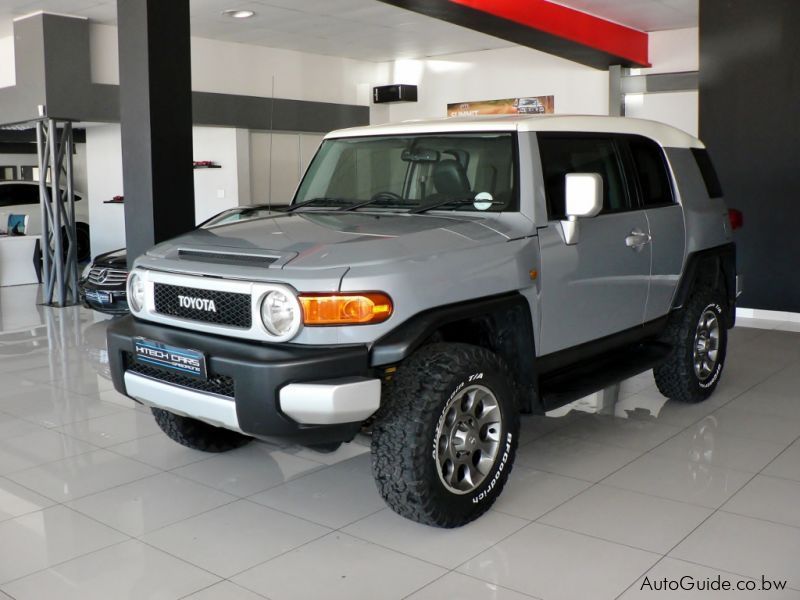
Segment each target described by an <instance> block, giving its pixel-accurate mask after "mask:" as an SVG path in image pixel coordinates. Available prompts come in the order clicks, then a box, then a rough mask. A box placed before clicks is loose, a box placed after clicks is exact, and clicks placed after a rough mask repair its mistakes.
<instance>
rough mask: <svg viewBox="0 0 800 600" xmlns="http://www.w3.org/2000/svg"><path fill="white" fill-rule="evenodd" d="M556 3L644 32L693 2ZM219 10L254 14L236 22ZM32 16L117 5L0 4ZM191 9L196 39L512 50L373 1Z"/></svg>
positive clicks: (315, 46)
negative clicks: (32, 13) (240, 10)
mask: <svg viewBox="0 0 800 600" xmlns="http://www.w3.org/2000/svg"><path fill="white" fill-rule="evenodd" d="M164 1H169V0H164ZM558 1H559V2H560V3H561V4H563V5H565V6H570V7H572V8H576V9H579V10H583V11H586V12H590V13H592V14H595V15H598V16H601V17H604V18H607V19H611V20H613V21H617V22H619V23H622V24H624V25H628V26H630V27H635V28H637V29H641V30H644V31H654V30H660V29H678V28H683V27H693V26H696V25H697V12H698V0H558ZM226 9H249V10H252V11H254V12H255V13H256V14H255V16H254V17H252V18H250V19H241V20H237V19H231V18H229V17H225V16H223V15H222V11H223V10H226ZM37 10H45V11H49V12H55V13H62V14H73V15H76V16H83V17H88V18H90V19H92V20H93V21H95V22H99V23H105V24H114V23H115V22H116V0H0V18H3V17H5V18H9V17H15V16H20V15H24V14H27V13H30V12H34V11H37ZM190 11H191V18H192V35H195V36H198V37H204V38H210V39H216V40H222V41H229V42H237V43H247V44H255V45H260V46H267V47H275V48H286V49H291V50H302V51H305V52H311V53H314V54H326V55H334V56H344V57H349V58H359V59H362V60H371V61H376V62H380V61H388V60H395V59H400V58H423V57H427V56H437V55H442V54H451V53H456V52H470V51H478V50H487V49H492V48H504V47H508V46H511V45H513V44H511V43H510V42H507V41H505V40H501V39H499V38H495V37H492V36H489V35H485V34H482V33H478V32H476V31H472V30H470V29H465V28H463V27H459V26H457V25H452V24H450V23H446V22H443V21H439V20H437V19H432V18H429V17H426V16H423V15H420V14H418V13H415V12H411V11H407V10H404V9H401V8H397V7H395V6H391V5H388V4H384V3H382V2H378V1H377V0H190Z"/></svg>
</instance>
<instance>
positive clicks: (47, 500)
mask: <svg viewBox="0 0 800 600" xmlns="http://www.w3.org/2000/svg"><path fill="white" fill-rule="evenodd" d="M36 293H37V289H36V288H35V287H20V288H3V289H0V590H1V591H0V599H3V600H5V599H6V598H14V599H16V600H27V599H35V600H40V599H47V600H49V599H62V598H75V599H81V600H84V599H94V598H96V599H102V600H106V599H108V598H135V599H137V600H140V599H142V600H143V599H150V598H158V599H159V600H161V599H163V600H166V599H173V598H174V599H178V598H191V599H193V600H220V599H224V600H258V599H261V600H263V598H268V599H271V600H291V599H295V598H296V599H302V600H305V599H307V598H321V599H325V600H328V599H336V598H346V599H348V600H353V599H355V600H360V599H365V600H373V599H381V598H387V599H394V598H397V599H399V598H412V599H414V600H423V599H437V600H438V599H450V598H453V599H459V600H461V599H463V600H483V599H493V600H521V599H523V598H541V599H546V600H551V599H552V600H557V599H560V598H563V599H567V600H584V599H591V600H603V599H613V598H624V599H628V598H648V597H666V598H672V597H676V598H681V597H700V598H724V597H728V596H733V597H742V598H762V597H763V598H776V599H777V598H782V599H783V598H795V599H798V598H800V516H798V515H800V512H799V511H798V506H800V391H798V389H799V388H800V332H797V333H792V332H786V331H776V330H774V329H770V328H769V325H770V324H767V328H759V329H755V328H746V327H738V328H737V329H736V330H734V331H733V332H731V340H730V349H729V356H728V361H727V366H726V370H725V374H724V375H723V378H722V381H721V384H720V386H719V389H718V390H717V392H716V393H715V394H714V396H713V397H712V398H711V399H710V400H708V401H707V402H704V403H702V404H700V405H693V406H684V405H680V404H676V403H673V402H667V401H666V400H665V399H664V398H663V397H661V395H660V394H659V393H658V391H657V390H656V389H655V387H654V383H653V380H652V376H651V375H650V374H644V375H640V376H638V377H634V378H633V379H631V380H628V381H626V382H624V383H623V384H622V385H621V386H620V389H619V393H618V394H617V395H616V396H615V395H614V394H612V393H610V392H609V393H607V394H606V395H605V400H604V401H603V402H600V403H599V404H598V403H596V404H598V405H597V406H596V411H595V413H594V414H591V413H589V412H583V411H577V410H573V411H572V412H570V413H569V414H568V415H567V416H565V417H561V418H543V417H525V418H524V419H523V424H522V441H521V446H520V449H519V454H518V458H517V464H516V467H515V469H514V471H513V473H512V474H511V478H510V480H509V483H508V486H507V488H506V490H505V492H504V494H503V495H502V496H501V498H500V499H499V500H498V502H497V503H496V504H495V506H494V507H493V509H492V510H491V511H490V512H489V513H488V514H486V515H485V516H484V517H483V518H481V519H479V520H478V521H476V522H475V523H473V524H471V525H469V526H467V527H464V528H461V529H457V530H438V529H432V528H428V527H423V526H420V525H417V524H415V523H411V522H409V521H406V520H404V519H402V518H400V517H398V516H396V515H395V514H394V513H392V512H391V511H390V510H388V509H386V508H385V506H384V504H383V502H382V501H381V499H380V497H379V496H378V494H377V492H376V490H375V487H374V484H373V482H372V479H371V475H370V465H369V448H368V445H369V440H368V439H367V438H366V437H363V438H359V439H357V440H356V441H355V442H354V443H352V444H348V445H346V446H344V447H342V448H341V449H340V450H338V451H337V452H335V453H333V454H320V453H317V452H314V451H311V450H308V449H304V448H298V447H293V446H280V445H271V444H267V443H262V442H259V443H254V444H251V445H249V446H246V447H244V448H241V449H239V450H236V451H233V452H230V453H228V454H224V455H207V454H204V453H201V452H196V451H193V450H189V449H187V448H183V447H181V446H178V445H176V444H174V443H173V442H171V441H170V440H169V439H167V438H166V436H164V435H163V434H162V433H161V432H160V431H159V430H158V428H157V427H156V426H155V424H154V422H153V420H152V419H151V417H150V415H149V413H148V412H147V411H146V410H144V409H142V407H138V406H137V405H135V404H134V403H132V402H131V401H130V400H128V399H126V398H124V397H122V396H120V395H118V394H117V393H116V392H114V391H113V389H112V386H111V384H110V381H109V379H108V373H107V360H106V356H105V349H104V329H105V320H104V319H103V318H102V317H100V316H98V315H96V314H94V313H91V312H89V311H86V310H85V309H82V308H68V309H60V310H58V309H47V308H43V307H38V306H36V305H35V300H36ZM24 307H28V308H27V309H25V308H24ZM740 324H744V320H742V321H741V322H740ZM749 324H750V325H759V326H761V327H763V326H764V325H765V324H764V323H755V322H752V323H749ZM773 325H774V324H773ZM581 404H582V406H583V407H584V408H585V406H586V405H588V404H591V403H590V402H588V401H585V402H582V403H581ZM718 575H720V576H721V577H722V578H723V579H727V580H730V581H733V582H736V581H739V580H742V581H745V580H750V579H754V580H756V582H757V583H758V584H759V585H760V582H761V577H762V576H764V577H766V578H767V579H772V580H788V585H789V589H786V590H784V591H782V592H774V591H773V592H758V591H755V592H749V593H743V592H739V593H736V592H733V593H731V594H727V595H726V594H724V593H723V594H715V593H709V592H704V593H701V592H695V595H692V593H690V592H683V593H681V592H672V593H669V594H665V593H663V592H662V593H659V592H648V591H647V589H644V590H643V589H642V587H643V582H645V581H656V580H659V581H660V580H662V579H663V578H665V577H666V578H669V579H674V580H677V579H680V578H681V577H683V576H692V577H694V578H697V579H701V580H702V579H706V578H711V579H713V578H715V577H717V576H718ZM645 588H646V586H645Z"/></svg>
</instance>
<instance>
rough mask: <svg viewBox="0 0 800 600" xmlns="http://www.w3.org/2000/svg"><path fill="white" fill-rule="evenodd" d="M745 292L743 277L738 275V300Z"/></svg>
mask: <svg viewBox="0 0 800 600" xmlns="http://www.w3.org/2000/svg"><path fill="white" fill-rule="evenodd" d="M743 291H744V287H743V282H742V276H741V275H737V276H736V297H737V298H738V297H739V296H741V295H742V292H743Z"/></svg>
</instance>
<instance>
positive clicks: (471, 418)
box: [435, 385, 502, 494]
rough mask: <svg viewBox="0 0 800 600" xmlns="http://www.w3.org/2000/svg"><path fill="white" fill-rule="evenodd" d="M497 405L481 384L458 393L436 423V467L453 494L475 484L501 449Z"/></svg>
mask: <svg viewBox="0 0 800 600" xmlns="http://www.w3.org/2000/svg"><path fill="white" fill-rule="evenodd" d="M501 427H502V424H501V414H500V405H499V403H498V401H497V398H496V397H495V395H494V394H493V393H492V392H491V391H490V390H489V389H488V388H486V387H484V386H482V385H473V386H469V387H466V388H464V389H463V390H461V391H460V392H459V393H457V394H456V395H455V396H454V397H453V398H452V399H451V400H450V401H449V402H448V403H447V406H445V408H444V411H442V416H441V418H440V419H439V423H438V425H437V427H436V438H435V439H436V467H437V470H438V472H439V478H440V479H441V481H442V483H443V484H444V486H445V487H446V488H447V489H448V490H450V491H451V492H454V493H456V494H467V493H469V492H471V491H473V490H474V489H475V488H476V487H478V486H479V485H480V484H481V483H482V482H483V480H484V479H485V478H486V476H487V475H488V474H489V472H490V471H491V470H492V467H493V466H494V463H495V461H496V459H497V456H498V454H499V449H500V431H501Z"/></svg>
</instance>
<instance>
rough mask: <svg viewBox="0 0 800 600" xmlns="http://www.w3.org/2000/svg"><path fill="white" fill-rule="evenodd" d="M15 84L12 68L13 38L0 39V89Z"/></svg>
mask: <svg viewBox="0 0 800 600" xmlns="http://www.w3.org/2000/svg"><path fill="white" fill-rule="evenodd" d="M16 82H17V77H16V69H15V67H14V36H13V35H7V36H4V37H0V88H3V87H9V86H12V85H15V84H16Z"/></svg>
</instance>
